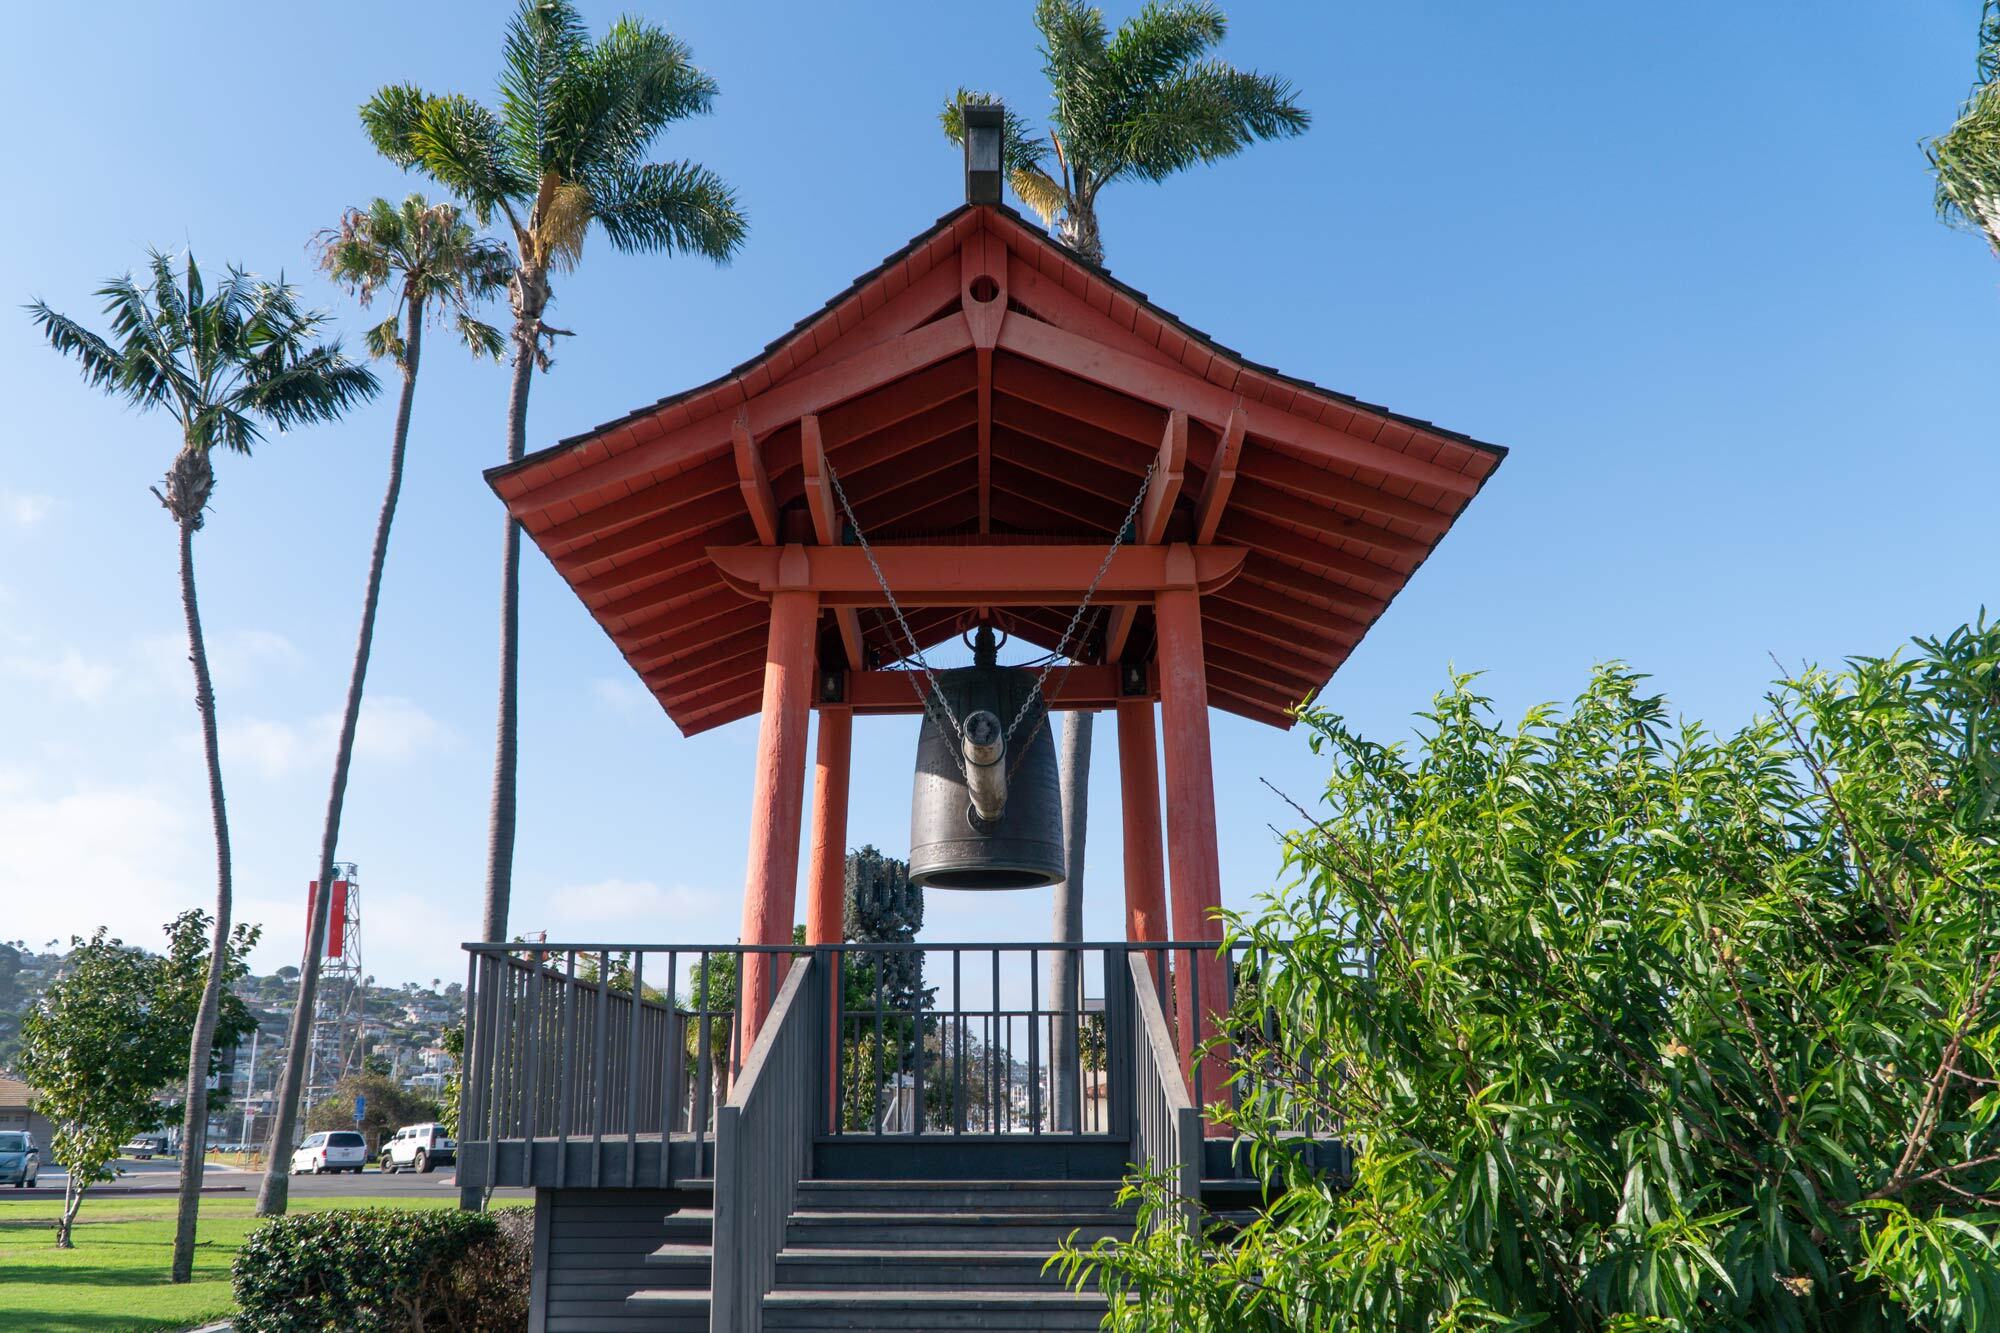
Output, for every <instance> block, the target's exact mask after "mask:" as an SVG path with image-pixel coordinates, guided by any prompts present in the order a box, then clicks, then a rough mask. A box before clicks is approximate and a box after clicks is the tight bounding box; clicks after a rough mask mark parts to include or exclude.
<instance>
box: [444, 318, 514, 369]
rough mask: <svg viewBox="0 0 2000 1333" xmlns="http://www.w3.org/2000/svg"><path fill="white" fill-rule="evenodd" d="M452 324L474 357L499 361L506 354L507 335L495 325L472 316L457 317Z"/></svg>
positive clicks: (460, 339)
mask: <svg viewBox="0 0 2000 1333" xmlns="http://www.w3.org/2000/svg"><path fill="white" fill-rule="evenodd" d="M452 322H453V324H454V326H455V327H456V328H457V329H458V338H459V341H460V342H462V343H464V344H465V346H466V349H467V350H468V351H470V352H471V353H472V354H473V356H475V357H480V356H490V357H492V358H493V359H494V360H495V361H498V360H500V359H501V357H502V356H504V355H505V354H506V351H507V335H506V334H504V333H502V332H501V331H500V330H499V329H497V328H495V327H494V326H493V325H491V324H488V323H486V322H484V321H483V320H477V319H474V318H473V317H472V316H470V315H457V316H455V317H454V318H453V321H452Z"/></svg>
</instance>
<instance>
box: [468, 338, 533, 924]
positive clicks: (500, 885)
mask: <svg viewBox="0 0 2000 1333" xmlns="http://www.w3.org/2000/svg"><path fill="white" fill-rule="evenodd" d="M534 374H535V352H534V346H533V342H532V340H530V341H528V342H526V343H524V342H523V341H522V340H521V338H520V336H519V335H518V334H517V335H516V337H515V342H514V382H513V384H512V385H511V386H510V388H509V393H508V398H507V461H508V462H510V463H518V462H520V461H521V458H522V456H523V455H524V454H526V453H527V451H528V388H529V386H530V385H532V384H533V383H534ZM520 684H521V525H520V524H519V523H517V522H515V521H514V518H513V516H512V515H509V516H508V518H507V536H506V542H505V545H504V546H503V547H502V548H501V553H500V714H499V719H498V726H497V728H496V734H495V743H494V747H493V812H492V822H491V824H490V826H489V830H488V835H487V842H486V912H485V919H484V921H483V922H482V924H481V927H480V936H479V938H480V939H482V940H504V939H506V938H507V909H508V907H509V905H510V903H511V900H512V898H513V896H514V792H515V784H514V772H515V767H516V761H517V758H518V756H519V750H520Z"/></svg>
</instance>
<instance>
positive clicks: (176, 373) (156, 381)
mask: <svg viewBox="0 0 2000 1333" xmlns="http://www.w3.org/2000/svg"><path fill="white" fill-rule="evenodd" d="M97 295H98V297H99V298H100V299H101V300H102V301H103V302H104V313H105V314H107V315H109V316H110V317H111V339H110V341H112V342H115V343H116V344H117V346H118V356H119V359H120V361H121V362H122V363H123V366H122V369H121V370H120V372H119V375H120V385H121V392H123V393H124V395H125V396H126V398H127V399H128V400H129V401H131V402H132V403H133V404H134V405H135V406H150V405H152V404H154V403H157V402H160V401H162V400H163V399H164V398H165V396H166V394H167V392H168V391H169V390H170V389H171V390H172V391H173V392H175V393H176V395H177V396H178V397H179V398H180V399H181V400H182V401H187V400H189V399H191V398H193V397H196V396H198V394H199V388H198V386H197V385H196V384H195V376H194V375H192V374H189V373H188V371H187V369H186V368H185V367H184V366H183V365H182V364H181V357H182V354H183V352H184V351H185V350H186V347H187V343H188V336H189V330H188V325H187V321H186V320H185V319H184V318H183V319H181V320H165V321H163V320H162V319H161V318H160V316H159V314H158V312H156V311H155V310H154V309H153V307H152V305H151V304H150V303H149V302H148V301H147V299H146V294H145V292H144V291H142V290H141V289H140V288H139V285H138V284H137V283H135V282H134V281H133V280H132V275H131V274H129V273H127V274H123V275H121V276H119V277H116V278H113V279H111V280H110V281H109V282H106V283H105V284H104V285H103V286H102V287H100V288H98V289H97Z"/></svg>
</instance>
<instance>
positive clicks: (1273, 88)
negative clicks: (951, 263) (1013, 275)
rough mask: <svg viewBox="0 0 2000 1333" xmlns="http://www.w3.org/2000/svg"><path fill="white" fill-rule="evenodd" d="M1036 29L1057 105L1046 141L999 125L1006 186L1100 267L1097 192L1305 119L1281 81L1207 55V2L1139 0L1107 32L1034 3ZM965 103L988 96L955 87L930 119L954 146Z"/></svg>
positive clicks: (1153, 176) (1070, 10) (1072, 3)
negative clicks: (1003, 134) (1141, 3)
mask: <svg viewBox="0 0 2000 1333" xmlns="http://www.w3.org/2000/svg"><path fill="white" fill-rule="evenodd" d="M1035 27H1036V28H1037V29H1039V30H1040V31H1041V35H1042V71H1043V73H1045V74H1047V75H1048V78H1049V92H1050V95H1051V97H1052V98H1053V99H1054V102H1055V106H1054V108H1053V109H1052V110H1051V111H1050V112H1049V130H1048V142H1047V143H1046V144H1044V143H1042V142H1041V140H1040V139H1038V138H1037V137H1036V136H1035V135H1034V134H1033V132H1032V131H1031V130H1030V129H1029V128H1028V123H1027V122H1026V120H1024V119H1021V118H1018V117H1015V116H1009V117H1008V118H1007V119H1008V124H1007V144H1006V148H1007V157H1006V162H1007V168H1008V184H1010V185H1012V186H1013V187H1014V193H1015V194H1017V195H1019V196H1020V197H1021V202H1023V203H1025V204H1026V205H1027V206H1028V207H1029V208H1031V209H1033V210H1034V211H1035V212H1036V213H1038V214H1040V215H1041V218H1042V221H1043V222H1044V223H1051V224H1053V225H1054V226H1055V228H1056V231H1057V234H1058V235H1059V236H1060V237H1061V239H1062V242H1063V244H1065V245H1067V246H1068V247H1069V248H1070V249H1072V250H1074V251H1076V253H1077V254H1078V255H1080V256H1081V257H1083V258H1084V259H1086V260H1088V261H1089V262H1091V263H1092V264H1099V265H1101V264H1103V262H1104V241H1103V238H1102V236H1101V234H1100V233H1099V231H1098V226H1097V196H1098V193H1099V192H1100V191H1101V190H1103V188H1104V187H1105V186H1106V185H1109V184H1111V182H1113V181H1118V180H1147V181H1160V180H1165V179H1166V178H1167V177H1169V176H1171V175H1173V174H1174V173H1175V172H1178V171H1183V170H1185V169H1187V168H1188V167H1191V166H1194V165H1195V164H1196V163H1199V162H1216V161H1219V160H1221V159H1222V158H1225V157H1234V156H1235V155H1236V154H1238V153H1240V152H1242V151H1243V150H1244V149H1245V148H1248V147H1249V146H1250V145H1251V144H1253V143H1255V142H1256V141H1258V140H1259V139H1279V138H1290V137H1292V136H1294V135H1299V134H1303V133H1305V131H1306V128H1307V127H1308V126H1309V125H1310V124H1311V123H1312V116H1311V113H1309V112H1307V111H1306V110H1305V109H1304V108H1303V107H1301V106H1299V105H1298V103H1297V101H1296V100H1295V98H1294V96H1293V92H1292V86H1291V84H1290V83H1288V82H1287V81H1285V80H1284V79H1280V78H1277V77H1275V76H1273V75H1269V74H1258V73H1257V72H1255V71H1254V70H1251V71H1245V70H1239V69H1237V68H1235V67H1234V66H1232V65H1230V64H1229V63H1227V62H1226V61H1222V60H1217V59H1214V58H1213V57H1210V56H1209V55H1208V52H1209V51H1210V50H1211V49H1212V48H1214V47H1215V46H1217V45H1219V44H1220V43H1221V41H1222V39H1223V38H1224V37H1225V36H1226V35H1227V33H1228V29H1229V20H1228V19H1227V18H1226V17H1224V15H1223V13H1222V10H1221V8H1220V7H1218V6H1216V5H1214V4H1211V3H1208V2H1207V0H1187V2H1184V3H1171V4H1160V3H1153V4H1149V5H1147V6H1146V7H1145V8H1144V9H1142V10H1140V11H1139V13H1137V14H1135V15H1134V16H1133V17H1131V18H1130V19H1127V20H1126V21H1125V22H1124V23H1123V24H1122V25H1120V27H1119V29H1118V31H1117V32H1116V33H1112V32H1109V31H1108V30H1107V29H1106V28H1105V25H1104V12H1103V11H1102V10H1100V9H1098V8H1096V7H1095V6H1093V5H1087V4H1083V3H1081V2H1080V0H1040V3H1039V4H1037V5H1036V6H1035ZM968 100H970V101H974V102H982V101H987V100H990V99H989V98H987V97H986V95H984V94H979V93H968V92H967V91H966V90H964V89H960V90H959V92H958V94H957V95H956V96H955V97H953V98H952V99H951V100H950V101H948V102H946V103H945V107H944V111H943V114H942V115H941V116H940V120H941V121H942V123H943V126H944V132H945V134H946V135H947V136H948V137H950V139H951V140H952V142H953V143H959V142H962V140H963V138H964V133H965V125H964V121H963V119H962V117H961V115H960V108H961V107H962V106H963V105H964V104H965V102H967V101H968ZM1051 160H1053V163H1054V167H1055V170H1054V171H1053V172H1051V171H1050V170H1049V169H1048V166H1047V164H1048V163H1049V162H1050V161H1051Z"/></svg>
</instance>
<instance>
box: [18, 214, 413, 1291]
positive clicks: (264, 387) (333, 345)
mask: <svg viewBox="0 0 2000 1333" xmlns="http://www.w3.org/2000/svg"><path fill="white" fill-rule="evenodd" d="M149 267H150V282H149V284H148V285H146V286H141V285H140V284H139V283H138V282H135V281H134V280H133V278H132V276H131V275H130V274H126V275H125V276H123V277H120V278H115V279H113V280H112V281H111V282H109V283H107V284H105V286H103V287H102V288H100V289H99V290H98V293H97V294H98V296H99V297H101V298H102V299H103V301H104V312H105V314H106V315H108V316H109V317H110V319H111V339H106V338H104V337H101V336H99V335H98V334H96V333H93V332H91V331H90V330H89V329H87V328H85V327H84V326H83V325H81V324H79V323H77V322H76V321H75V320H73V319H70V318H69V317H68V316H65V315H61V314H58V313H56V312H55V311H54V310H51V309H50V308H49V307H48V306H47V305H45V304H43V303H42V302H39V301H37V302H35V303H34V304H33V305H31V306H30V307H29V311H30V312H31V314H32V315H33V318H34V321H35V323H36V324H37V325H39V326H40V327H41V330H42V332H43V334H44V335H46V336H47V338H48V340H49V344H50V345H51V346H52V347H54V348H55V349H56V350H57V351H58V352H61V353H63V354H64V355H66V356H73V357H75V358H76V359H77V361H78V362H79V363H80V364H81V365H82V367H83V376H84V379H85V380H86V381H88V382H89V383H90V384H91V385H93V386H94V387H96V388H99V389H102V390H104V391H105V392H106V393H111V394H115V395H117V396H118V397H121V398H123V399H125V401H126V402H128V403H130V404H131V405H132V406H134V407H137V408H139V409H140V410H142V411H151V410H153V409H156V408H157V409H162V410H164V411H166V412H167V413H168V414H169V415H171V416H172V417H173V418H174V420H175V421H176V422H177V423H178V424H179V426H180V433H181V443H180V451H179V452H178V453H177V454H175V456H174V461H173V465H172V466H171V467H169V468H168V469H167V475H166V478H165V480H164V483H163V485H162V486H156V487H154V488H153V494H154V495H155V496H156V497H158V499H159V501H160V503H161V504H162V505H163V506H165V507H166V510H167V514H168V516H169V517H171V518H172V519H173V521H174V525H175V526H176V527H177V528H178V529H179V531H180V579H181V610H182V613H183V614H184V616H185V617H186V620H187V636H188V660H189V662H190V663H192V664H193V667H194V703H195V708H196V710H197V711H198V712H199V713H200V715H201V741H202V754H203V757H204V759H205V760H206V761H207V765H208V804H209V815H210V819H211V821H212V823H213V824H214V827H215V869H216V887H215V922H214V932H215V933H214V936H213V939H212V941H211V944H210V948H209V958H208V978H207V982H206V984H205V985H204V987H203V989H202V994H201V1005H200V1008H199V1009H198V1010H197V1012H196V1017H195V1025H194V1034H193V1037H192V1039H191V1040H190V1042H189V1044H188V1064H187V1089H186V1093H187V1095H186V1099H185V1101H186V1109H185V1113H184V1118H183V1120H182V1126H181V1144H182V1152H181V1175H180V1210H179V1219H178V1224H177V1226H176V1228H175V1232H174V1259H173V1280H174V1281H175V1282H187V1281H189V1280H190V1279H191V1278H192V1276H193V1270H194V1238H195V1222H196V1218H197V1216H198V1213H199V1209H200V1206H201V1174H202V1166H203V1159H204V1156H205V1153H206V1148H207V1137H208V1092H207V1079H208V1066H209V1054H210V1048H211V1046H212V1044H213V1041H214V1036H215V1020H216V1014H217V1012H218V1010H219V1008H220V1005H221V1000H222V983H223V974H224V972H225V970H226V969H227V967H228V965H229V947H228V946H229V932H230V909H231V906H232V884H231V879H230V862H229V818H228V813H227V809H226V806H225V803H224V800H223V792H222V756H221V752H220V749H219V746H218V744H217V741H216V723H215V689H214V686H213V684H212V683H211V681H210V679H209V672H208V647H207V644H206V642H205V641H204V640H203V638H202V630H201V609H200V605H199V603H198V602H197V600H196V597H195V577H194V535H195V533H197V532H199V531H200V530H201V527H202V523H203V520H204V518H205V516H206V513H207V510H208V501H209V497H210V496H211V495H213V494H214V491H215V459H214V453H215V451H216V450H217V449H218V448H220V449H225V450H228V451H231V452H234V453H239V454H248V453H250V451H251V450H252V448H253V447H254V446H255V445H257V444H258V443H259V442H260V441H262V439H263V429H262V428H263V427H264V426H276V427H277V428H278V429H279V430H281V431H282V430H289V429H291V428H292V427H295V426H302V425H307V424H310V423H313V422H321V421H333V420H335V419H337V418H338V417H340V416H341V414H342V413H344V412H346V411H347V410H348V409H349V408H350V407H353V406H355V405H356V404H359V403H363V402H366V401H367V400H368V399H370V398H372V397H374V396H375V391H376V388H377V385H376V381H375V376H374V374H373V372H371V371H370V370H369V369H368V368H367V367H366V366H361V365H356V364H355V363H354V362H352V361H350V360H348V359H347V357H345V356H344V355H342V354H341V351H340V345H339V343H338V342H321V341H318V339H319V336H320V332H321V329H322V327H323V325H324V324H325V322H326V320H325V316H324V315H322V314H320V313H318V312H316V311H304V310H301V309H300V308H299V305H298V294H297V292H296V291H294V289H293V288H291V287H290V286H288V285H286V284H285V283H284V282H282V281H280V282H276V283H271V282H262V281H259V280H257V279H254V278H252V277H251V276H250V275H249V274H247V273H244V272H243V271H242V270H240V269H236V268H231V269H230V270H229V276H228V278H227V279H226V280H225V281H224V282H223V283H222V285H221V286H220V287H219V288H218V289H217V290H216V291H215V292H214V293H213V294H211V293H210V292H209V291H208V290H207V289H206V287H205V286H204V285H203V283H202V278H201V270H200V268H199V267H198V266H197V265H196V264H195V261H194V256H193V255H189V256H188V258H187V263H186V265H185V267H184V269H183V271H182V272H180V273H176V272H175V271H174V263H173V260H172V259H171V258H170V257H168V256H167V255H164V254H161V253H160V252H159V251H154V252H153V253H152V256H151V262H150V266H149ZM113 340H115V342H114V341H113Z"/></svg>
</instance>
